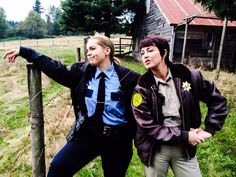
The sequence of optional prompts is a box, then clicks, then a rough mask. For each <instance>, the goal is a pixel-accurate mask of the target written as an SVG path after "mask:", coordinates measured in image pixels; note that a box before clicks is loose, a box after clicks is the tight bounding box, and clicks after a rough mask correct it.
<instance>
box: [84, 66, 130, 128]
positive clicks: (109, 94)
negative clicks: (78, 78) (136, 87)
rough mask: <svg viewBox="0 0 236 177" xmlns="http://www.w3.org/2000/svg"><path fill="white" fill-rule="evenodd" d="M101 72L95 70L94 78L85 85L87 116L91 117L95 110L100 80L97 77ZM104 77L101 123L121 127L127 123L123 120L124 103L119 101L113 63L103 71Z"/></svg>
mask: <svg viewBox="0 0 236 177" xmlns="http://www.w3.org/2000/svg"><path fill="white" fill-rule="evenodd" d="M101 72H102V71H101V70H99V69H98V68H97V70H96V73H95V76H94V77H92V79H91V80H89V81H88V83H87V90H86V96H85V103H86V107H87V110H88V116H89V117H91V116H92V115H93V114H94V112H95V109H96V104H97V94H98V85H99V80H100V78H99V77H98V75H99V74H100V73H101ZM103 72H104V73H105V74H106V77H105V106H104V111H103V116H102V117H103V122H104V123H105V124H108V125H121V124H124V123H127V121H126V120H125V118H124V112H125V108H124V103H123V102H122V99H121V96H122V95H121V90H120V86H121V85H120V80H119V77H118V74H117V72H116V71H115V68H114V65H113V63H112V64H111V66H110V67H109V68H108V69H107V70H105V71H103Z"/></svg>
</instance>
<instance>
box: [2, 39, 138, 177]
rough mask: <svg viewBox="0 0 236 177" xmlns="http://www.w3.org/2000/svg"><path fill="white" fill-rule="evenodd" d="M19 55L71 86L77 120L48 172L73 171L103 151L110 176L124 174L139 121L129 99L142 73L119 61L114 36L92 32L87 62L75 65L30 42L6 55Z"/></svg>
mask: <svg viewBox="0 0 236 177" xmlns="http://www.w3.org/2000/svg"><path fill="white" fill-rule="evenodd" d="M19 55H20V56H22V57H23V58H25V59H27V61H28V62H32V63H33V64H34V65H35V66H36V67H37V68H39V69H40V70H41V71H43V72H44V73H45V74H46V75H47V76H49V77H50V78H52V79H53V80H55V81H56V82H58V83H60V84H62V85H64V86H66V87H69V88H70V89H71V98H72V104H73V106H74V112H75V118H76V120H75V124H74V126H73V128H72V129H71V131H70V132H69V134H68V136H67V140H68V142H67V144H65V146H64V147H63V148H62V149H61V150H60V151H59V152H58V153H57V154H56V156H55V157H54V159H53V160H52V162H51V166H50V168H49V172H48V175H47V176H48V177H72V176H73V175H74V174H75V173H77V172H78V171H79V170H80V169H81V168H83V167H84V166H85V165H86V164H88V163H89V162H90V161H92V160H93V159H94V158H96V157H97V156H101V159H102V168H103V172H104V176H105V177H124V176H125V174H126V170H127V168H128V165H129V163H130V160H131V157H132V138H133V135H134V131H135V125H134V124H133V123H134V119H133V116H132V111H131V105H130V102H131V96H132V92H133V89H134V86H135V85H136V81H137V79H138V77H139V74H138V73H135V72H133V71H131V70H129V69H128V68H125V67H122V66H120V65H119V64H117V61H118V60H117V59H116V58H115V57H114V45H113V43H112V41H111V40H110V39H109V38H107V37H105V36H102V35H98V36H92V37H90V38H89V40H88V43H87V58H88V62H79V63H74V64H73V65H72V66H71V67H70V69H68V68H67V67H66V66H65V65H64V64H62V63H61V62H59V61H56V60H53V59H51V58H50V57H48V56H45V55H42V54H39V53H37V52H36V51H34V50H32V49H29V48H25V47H20V49H17V50H10V51H8V52H7V53H6V54H5V57H4V58H6V59H8V61H9V62H14V61H15V59H16V57H17V56H19ZM104 84H105V86H104ZM102 85H103V86H102ZM100 88H101V89H100ZM101 90H103V91H101Z"/></svg>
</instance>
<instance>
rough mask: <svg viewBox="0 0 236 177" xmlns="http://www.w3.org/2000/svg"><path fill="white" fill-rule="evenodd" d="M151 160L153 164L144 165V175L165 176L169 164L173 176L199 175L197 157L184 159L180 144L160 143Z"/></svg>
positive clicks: (152, 176)
mask: <svg viewBox="0 0 236 177" xmlns="http://www.w3.org/2000/svg"><path fill="white" fill-rule="evenodd" d="M153 160H154V161H153V166H148V167H147V166H145V175H146V177H166V176H167V172H168V168H169V166H170V167H171V169H172V170H173V172H174V175H175V177H201V172H200V169H199V164H198V161H197V158H196V157H194V158H192V159H191V160H187V159H185V158H184V157H183V153H182V150H181V147H180V146H168V145H162V146H161V148H160V151H159V152H157V153H156V154H155V155H154V159H153Z"/></svg>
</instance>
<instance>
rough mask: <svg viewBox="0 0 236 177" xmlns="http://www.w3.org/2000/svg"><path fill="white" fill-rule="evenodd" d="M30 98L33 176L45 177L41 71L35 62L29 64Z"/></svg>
mask: <svg viewBox="0 0 236 177" xmlns="http://www.w3.org/2000/svg"><path fill="white" fill-rule="evenodd" d="M27 74H28V92H29V100H30V121H31V149H32V176H33V177H45V176H46V172H45V144H44V120H43V101H42V83H41V71H39V70H38V69H37V68H36V67H35V66H34V65H33V64H28V65H27Z"/></svg>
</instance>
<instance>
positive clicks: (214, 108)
mask: <svg viewBox="0 0 236 177" xmlns="http://www.w3.org/2000/svg"><path fill="white" fill-rule="evenodd" d="M169 68H170V70H171V73H172V75H173V79H174V83H175V87H176V91H177V95H178V97H179V100H180V104H181V107H180V110H179V111H180V115H181V120H182V125H181V127H165V126H164V125H163V116H162V109H161V107H162V104H163V103H164V99H165V98H164V97H163V96H162V95H160V94H159V93H158V87H157V85H156V82H155V80H154V76H153V74H152V72H151V71H148V72H147V73H145V74H144V75H143V76H141V77H140V79H139V81H138V84H137V86H136V88H135V91H134V94H133V100H132V109H133V113H134V117H135V119H136V122H137V132H136V137H135V145H136V147H137V150H138V155H139V157H140V159H141V161H142V162H143V163H144V164H145V165H147V166H148V165H151V163H152V157H153V150H154V149H155V150H158V147H160V144H170V145H178V144H180V145H181V146H182V147H183V152H184V154H185V156H186V158H187V159H190V158H192V157H194V156H195V154H196V146H191V145H190V144H188V131H189V130H190V128H199V126H200V124H201V112H200V106H199V101H202V102H204V103H206V105H207V108H208V112H207V116H206V118H205V131H207V132H209V133H211V134H212V135H213V134H214V133H215V132H216V131H218V130H220V129H221V128H222V126H223V124H224V120H225V118H226V116H227V102H226V99H225V98H224V97H223V96H222V95H221V94H220V92H219V90H218V89H217V88H216V86H215V84H214V83H213V82H210V81H207V80H205V79H204V78H203V76H202V75H201V73H200V72H199V71H198V70H195V69H190V68H188V67H186V66H184V65H182V64H172V63H171V64H170V66H169ZM186 81H187V82H188V83H190V87H191V89H190V90H189V91H188V90H187V89H185V88H183V86H182V84H183V83H184V82H185V83H186ZM135 94H136V96H134V95H135ZM135 99H136V100H135Z"/></svg>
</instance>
